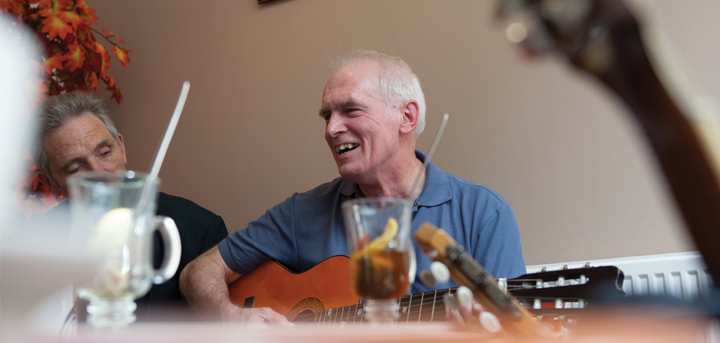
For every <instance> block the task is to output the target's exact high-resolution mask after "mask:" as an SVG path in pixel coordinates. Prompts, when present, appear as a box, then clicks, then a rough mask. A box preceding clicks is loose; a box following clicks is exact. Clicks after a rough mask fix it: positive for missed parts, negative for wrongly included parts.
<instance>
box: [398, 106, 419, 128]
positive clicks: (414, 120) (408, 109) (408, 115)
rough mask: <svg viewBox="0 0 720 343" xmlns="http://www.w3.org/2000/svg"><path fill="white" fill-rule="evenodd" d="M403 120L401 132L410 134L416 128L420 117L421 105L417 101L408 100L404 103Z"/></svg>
mask: <svg viewBox="0 0 720 343" xmlns="http://www.w3.org/2000/svg"><path fill="white" fill-rule="evenodd" d="M402 111H403V113H402V121H401V122H400V133H402V134H408V133H411V132H413V131H414V130H415V128H416V127H417V125H418V120H419V119H420V107H419V106H418V103H417V101H415V100H408V101H405V102H404V103H403V104H402Z"/></svg>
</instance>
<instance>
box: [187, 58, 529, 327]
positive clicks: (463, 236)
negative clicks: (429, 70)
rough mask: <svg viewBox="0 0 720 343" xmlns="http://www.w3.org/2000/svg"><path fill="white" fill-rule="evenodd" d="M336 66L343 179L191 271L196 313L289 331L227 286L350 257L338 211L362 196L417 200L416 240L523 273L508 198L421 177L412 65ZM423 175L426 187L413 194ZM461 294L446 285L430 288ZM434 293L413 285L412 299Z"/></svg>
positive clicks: (328, 104)
mask: <svg viewBox="0 0 720 343" xmlns="http://www.w3.org/2000/svg"><path fill="white" fill-rule="evenodd" d="M338 64H340V65H341V66H340V67H339V68H338V69H337V70H336V72H335V73H334V74H333V75H332V76H331V77H330V79H329V80H328V82H327V84H326V85H325V89H324V92H323V97H322V106H321V108H320V111H319V115H320V116H321V117H323V118H324V119H325V122H326V128H325V140H326V141H327V143H328V146H329V147H330V151H331V152H332V155H333V158H334V159H335V162H336V164H337V167H338V172H339V173H340V176H341V177H339V178H337V179H335V180H333V181H331V182H328V183H325V184H323V185H320V186H318V187H317V188H315V189H313V190H310V191H308V192H305V193H299V194H298V193H296V194H293V195H292V196H291V197H290V198H288V199H287V200H285V201H284V202H282V203H280V204H278V205H277V206H275V207H274V208H272V209H270V210H268V211H267V213H266V214H265V215H263V216H262V217H260V218H259V219H258V220H256V221H254V222H251V223H249V224H248V228H247V229H246V230H240V231H237V232H236V233H235V234H234V235H231V236H229V237H228V238H227V239H225V240H223V241H222V242H220V243H219V244H218V245H217V246H216V247H214V248H212V249H211V250H209V251H208V252H207V253H205V254H203V255H202V256H200V257H198V258H197V259H196V260H195V261H193V262H192V263H191V264H190V265H188V267H187V268H185V269H184V270H183V272H182V274H181V276H180V283H181V286H180V287H181V291H182V292H183V294H184V295H185V296H186V297H187V299H188V300H189V301H190V303H191V305H192V306H193V307H194V308H195V309H196V311H198V312H199V313H201V314H204V315H206V316H208V317H214V318H219V319H222V320H224V321H243V322H251V323H265V322H268V323H285V322H287V319H286V318H285V317H284V316H282V315H280V314H278V313H276V312H274V311H273V310H271V309H269V308H241V307H239V306H238V305H236V304H235V303H234V302H233V301H232V300H231V299H230V296H229V292H228V284H229V283H231V282H233V281H235V280H237V279H238V278H240V277H241V275H245V274H247V273H249V272H250V271H252V270H253V269H254V268H255V267H257V266H258V265H259V264H261V263H263V262H265V261H267V260H276V261H279V262H281V263H282V264H283V265H285V266H287V267H288V268H290V269H292V270H295V271H299V272H302V271H306V270H308V269H310V268H312V267H313V266H315V265H316V264H318V263H320V262H322V261H324V260H326V259H327V258H329V257H332V256H335V255H348V247H347V240H346V236H345V228H344V224H343V218H342V212H341V210H340V206H341V204H342V203H343V202H344V201H346V200H350V199H354V198H358V197H392V198H405V199H412V200H413V201H414V202H413V209H412V210H413V214H412V216H413V220H412V225H411V229H412V230H413V232H414V231H415V230H416V229H417V228H418V227H419V226H420V225H421V224H422V223H424V222H429V223H432V224H434V225H436V226H438V227H442V228H444V229H445V230H447V231H448V233H449V234H450V235H451V236H452V237H453V238H454V239H455V240H457V241H458V242H459V243H460V244H462V245H463V246H465V247H466V248H467V250H468V251H469V253H470V254H471V255H472V256H473V257H474V258H475V259H476V260H477V261H478V262H480V263H481V264H482V265H483V266H485V268H486V269H487V270H488V271H489V272H490V273H491V274H492V275H494V276H495V277H506V278H512V277H517V276H519V275H522V274H524V273H525V264H524V261H523V257H522V251H521V247H520V237H519V231H518V227H517V222H516V220H515V215H514V213H513V211H512V209H511V207H510V205H509V204H508V203H507V202H506V201H505V199H503V198H502V197H501V196H500V195H499V194H497V193H495V192H494V191H492V190H491V189H489V188H487V187H484V186H480V185H477V184H474V183H472V182H469V181H466V180H463V179H460V178H458V177H456V176H454V175H451V174H448V173H446V172H444V171H442V170H440V169H439V168H438V167H436V166H434V165H433V164H432V163H430V164H429V166H428V168H427V171H426V172H424V173H422V174H421V173H420V170H421V166H422V163H423V162H424V160H425V155H424V154H423V153H421V152H419V151H416V150H415V145H416V141H417V137H418V136H419V135H420V133H421V132H422V131H423V127H424V124H425V100H424V95H423V92H422V89H421V87H420V82H419V81H418V79H417V76H415V74H414V73H413V72H412V71H411V69H410V68H409V67H408V65H407V64H406V63H405V62H404V61H403V60H401V59H400V58H398V57H392V56H387V55H384V54H380V53H377V52H374V51H357V52H354V53H352V54H351V55H350V56H348V58H347V59H346V60H344V61H342V62H341V63H338ZM418 174H420V175H421V176H420V178H421V180H420V186H419V187H417V190H416V191H415V192H414V193H415V194H409V193H410V192H411V188H412V185H413V182H414V181H415V178H416V177H417V175H418ZM413 244H414V245H415V250H416V251H418V253H417V268H418V270H424V269H428V267H429V265H430V263H431V262H432V261H431V260H430V259H429V258H428V257H427V256H425V255H424V254H422V253H420V250H419V247H418V246H417V243H416V242H413ZM330 277H332V276H330ZM455 286H456V285H455V284H454V283H453V282H452V281H450V282H446V283H441V284H438V285H437V286H436V287H435V288H434V289H446V288H449V287H455ZM348 287H349V285H348ZM431 290H433V288H429V287H427V286H425V285H423V284H421V283H420V282H415V283H414V284H413V286H412V289H411V291H410V293H411V294H416V293H421V292H427V291H431Z"/></svg>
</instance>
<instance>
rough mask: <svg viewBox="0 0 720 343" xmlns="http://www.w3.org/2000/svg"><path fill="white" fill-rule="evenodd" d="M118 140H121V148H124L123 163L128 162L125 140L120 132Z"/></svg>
mask: <svg viewBox="0 0 720 343" xmlns="http://www.w3.org/2000/svg"><path fill="white" fill-rule="evenodd" d="M118 141H119V142H120V148H121V149H122V153H123V163H124V164H127V155H126V154H125V140H124V139H123V136H122V134H119V133H118Z"/></svg>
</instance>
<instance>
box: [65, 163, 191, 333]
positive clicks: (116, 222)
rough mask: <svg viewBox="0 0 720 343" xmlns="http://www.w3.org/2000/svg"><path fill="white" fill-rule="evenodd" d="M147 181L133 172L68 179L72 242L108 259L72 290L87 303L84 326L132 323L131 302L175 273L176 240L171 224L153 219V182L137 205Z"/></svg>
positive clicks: (177, 255) (163, 220) (155, 195)
mask: <svg viewBox="0 0 720 343" xmlns="http://www.w3.org/2000/svg"><path fill="white" fill-rule="evenodd" d="M147 180H148V176H147V174H144V173H138V172H133V171H119V172H114V173H94V172H89V173H82V174H79V175H77V176H74V177H71V178H70V179H69V180H68V185H69V192H70V210H71V214H72V219H73V231H72V236H73V238H75V239H78V240H82V241H86V242H87V246H88V248H89V249H90V250H95V251H102V252H104V253H106V254H107V256H108V257H107V260H106V261H105V262H104V264H103V266H102V267H101V269H100V271H99V272H98V274H97V275H96V276H95V278H94V279H93V281H92V282H91V283H90V284H87V285H83V286H81V287H80V288H79V291H78V296H79V297H80V298H82V299H85V300H87V301H89V304H88V307H87V312H88V322H89V323H91V324H93V325H95V326H100V327H103V326H113V327H115V326H124V325H127V324H129V323H132V322H134V321H135V309H136V307H137V306H136V304H135V302H134V301H135V299H136V298H139V297H142V296H143V295H145V293H147V292H148V290H149V289H150V287H151V286H152V283H156V284H160V283H163V282H165V281H167V280H168V279H170V278H171V277H172V276H173V275H174V274H175V272H176V271H177V267H178V264H179V262H180V249H181V247H180V235H179V234H178V230H177V227H176V226H175V222H174V221H173V220H172V219H170V218H167V217H164V216H156V215H155V208H156V206H155V202H156V199H157V191H158V187H159V184H160V181H159V180H157V179H156V180H155V182H153V184H152V185H150V186H149V187H150V188H148V189H147V190H145V192H146V193H147V195H146V198H147V200H145V201H141V194H142V193H143V187H144V186H145V185H146V183H147V182H148V181H147ZM155 230H159V231H160V233H161V235H162V237H163V243H164V250H165V256H164V260H163V264H162V266H161V267H160V269H159V270H155V269H154V268H153V253H152V252H153V251H152V247H153V240H154V232H155Z"/></svg>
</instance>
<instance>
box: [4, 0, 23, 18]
mask: <svg viewBox="0 0 720 343" xmlns="http://www.w3.org/2000/svg"><path fill="white" fill-rule="evenodd" d="M24 4H26V2H25V0H0V8H2V9H3V10H5V11H7V12H10V13H12V14H14V15H16V16H23V15H25V8H24V7H22V6H20V5H24Z"/></svg>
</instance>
